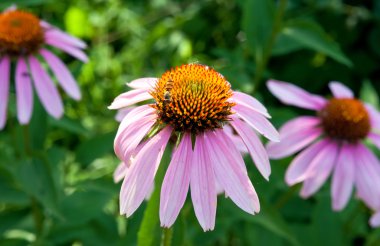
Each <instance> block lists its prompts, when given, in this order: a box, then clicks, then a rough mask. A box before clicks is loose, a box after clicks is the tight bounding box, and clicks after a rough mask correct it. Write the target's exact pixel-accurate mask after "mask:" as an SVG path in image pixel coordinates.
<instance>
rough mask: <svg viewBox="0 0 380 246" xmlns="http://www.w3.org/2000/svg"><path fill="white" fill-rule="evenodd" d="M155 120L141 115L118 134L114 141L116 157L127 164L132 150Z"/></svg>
mask: <svg viewBox="0 0 380 246" xmlns="http://www.w3.org/2000/svg"><path fill="white" fill-rule="evenodd" d="M155 122H156V120H155V117H149V116H146V117H143V118H141V119H140V120H139V121H136V122H135V124H132V125H130V126H129V127H128V128H126V130H125V131H124V132H122V133H121V134H120V135H118V136H117V137H116V138H115V141H114V150H115V153H116V155H117V157H119V158H120V159H121V160H123V161H124V162H125V163H126V164H127V165H129V159H130V157H131V155H132V154H133V152H134V150H135V149H136V147H137V146H138V145H139V143H140V142H141V141H142V140H143V138H144V137H145V136H146V134H148V132H149V131H150V130H151V128H152V126H153V125H154V123H155Z"/></svg>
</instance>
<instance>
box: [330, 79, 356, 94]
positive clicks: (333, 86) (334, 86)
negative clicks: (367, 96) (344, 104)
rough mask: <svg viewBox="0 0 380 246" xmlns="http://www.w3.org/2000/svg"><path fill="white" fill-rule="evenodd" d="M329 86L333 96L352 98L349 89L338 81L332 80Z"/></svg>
mask: <svg viewBox="0 0 380 246" xmlns="http://www.w3.org/2000/svg"><path fill="white" fill-rule="evenodd" d="M329 87H330V90H331V92H332V93H333V96H334V97H335V98H354V93H353V92H352V91H351V89H350V88H348V87H347V86H345V85H344V84H342V83H340V82H336V81H332V82H330V83H329Z"/></svg>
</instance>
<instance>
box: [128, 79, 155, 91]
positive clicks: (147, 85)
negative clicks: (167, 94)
mask: <svg viewBox="0 0 380 246" xmlns="http://www.w3.org/2000/svg"><path fill="white" fill-rule="evenodd" d="M157 81H158V78H140V79H135V80H132V81H131V82H129V83H127V85H128V86H129V87H131V88H133V89H144V90H152V89H154V87H155V86H156V83H157Z"/></svg>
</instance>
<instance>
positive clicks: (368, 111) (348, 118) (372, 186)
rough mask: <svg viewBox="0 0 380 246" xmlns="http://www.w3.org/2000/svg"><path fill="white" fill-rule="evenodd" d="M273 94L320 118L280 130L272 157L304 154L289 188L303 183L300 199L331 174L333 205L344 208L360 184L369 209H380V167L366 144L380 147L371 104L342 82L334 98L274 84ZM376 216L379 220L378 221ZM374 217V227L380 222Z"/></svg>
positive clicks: (379, 125) (379, 119) (379, 126)
mask: <svg viewBox="0 0 380 246" xmlns="http://www.w3.org/2000/svg"><path fill="white" fill-rule="evenodd" d="M267 85H268V88H269V90H270V91H271V92H272V93H273V95H275V96H276V97H277V98H279V99H280V100H281V101H282V102H283V103H285V104H288V105H294V106H297V107H300V108H304V109H310V110H315V111H316V115H315V116H301V117H298V118H295V119H293V120H291V121H289V122H287V123H286V124H285V125H284V126H283V127H281V129H280V136H281V142H280V143H269V144H268V146H267V150H268V154H269V157H270V158H272V159H280V158H283V157H286V156H290V155H293V154H294V153H297V152H299V151H302V152H301V153H299V154H298V155H297V156H296V157H295V158H294V160H293V161H292V163H291V164H290V166H289V168H288V170H287V172H286V176H285V180H286V182H287V184H288V185H294V184H296V183H299V182H303V187H302V189H301V196H302V197H304V198H307V197H309V196H311V195H313V194H314V193H315V192H317V191H318V190H319V188H320V187H321V186H322V185H323V183H324V182H325V181H326V180H327V178H328V177H329V176H330V174H332V189H331V196H332V200H333V203H332V206H333V209H334V210H341V209H343V208H344V207H345V206H346V204H347V202H348V200H349V198H350V196H351V192H352V190H353V187H354V186H355V187H356V189H357V194H358V196H359V197H360V198H362V199H363V200H364V201H365V202H366V203H367V204H368V205H369V206H371V205H370V204H372V205H373V206H372V207H374V206H377V207H376V208H377V209H379V208H380V163H379V160H378V159H377V158H376V156H375V155H374V153H372V151H371V150H369V149H368V148H367V147H366V146H365V145H364V141H366V140H367V139H368V140H370V141H371V142H372V143H373V144H374V145H376V146H377V147H378V148H379V147H380V134H379V132H378V130H380V114H379V112H377V111H376V110H375V109H374V108H373V107H372V106H371V105H367V104H364V103H363V102H361V101H360V100H358V99H356V98H354V95H353V93H352V91H351V90H350V89H349V88H347V87H345V86H344V85H343V84H341V83H338V82H331V83H330V84H329V87H330V89H331V91H332V93H333V96H334V97H333V98H331V99H325V98H323V97H320V96H317V95H312V94H310V93H308V92H306V91H304V90H302V89H301V88H299V87H297V86H295V85H292V84H289V83H285V82H280V81H274V80H270V81H268V83H267ZM376 216H377V217H376ZM378 217H379V215H378V214H377V215H375V217H374V219H373V220H374V223H375V222H376V221H377V223H379V218H378Z"/></svg>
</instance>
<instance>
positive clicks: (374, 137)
mask: <svg viewBox="0 0 380 246" xmlns="http://www.w3.org/2000/svg"><path fill="white" fill-rule="evenodd" d="M368 138H369V139H370V140H371V142H372V143H373V144H374V145H376V147H377V148H379V149H380V134H377V133H374V132H371V133H370V134H369V135H368Z"/></svg>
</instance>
